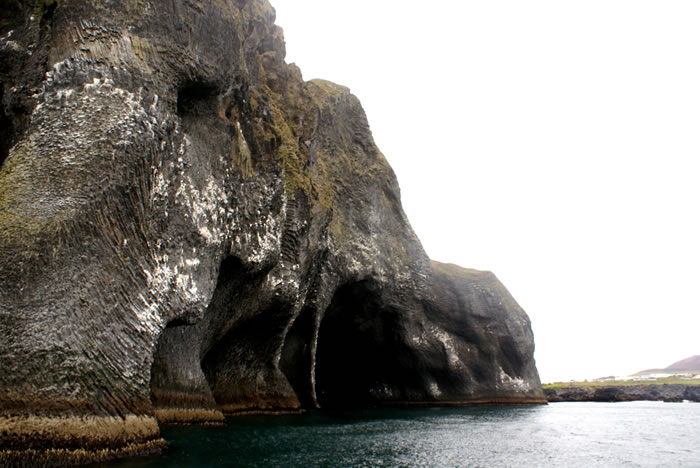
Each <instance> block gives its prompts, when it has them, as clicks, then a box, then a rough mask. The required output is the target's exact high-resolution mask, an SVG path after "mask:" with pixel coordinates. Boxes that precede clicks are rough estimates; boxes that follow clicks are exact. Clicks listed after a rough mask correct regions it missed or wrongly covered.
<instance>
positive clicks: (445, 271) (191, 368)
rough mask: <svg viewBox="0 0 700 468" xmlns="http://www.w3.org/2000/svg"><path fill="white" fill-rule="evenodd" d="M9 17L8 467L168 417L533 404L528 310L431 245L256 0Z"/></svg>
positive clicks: (91, 446) (68, 0)
mask: <svg viewBox="0 0 700 468" xmlns="http://www.w3.org/2000/svg"><path fill="white" fill-rule="evenodd" d="M0 15H2V18H0V63H1V64H2V66H1V67H0V80H1V82H2V83H1V84H2V86H0V92H1V93H2V96H1V97H2V107H1V109H0V124H1V125H2V138H1V139H0V163H1V164H2V167H1V169H0V271H1V272H2V274H1V275H0V461H2V462H10V463H12V462H14V461H17V460H21V461H25V462H26V461H31V462H45V461H48V462H50V463H64V462H65V463H73V462H79V461H99V460H103V459H109V458H113V457H116V456H123V455H129V454H135V453H143V452H148V451H153V450H157V449H158V448H159V447H160V446H162V444H163V441H162V440H161V439H160V435H159V429H158V425H157V420H158V421H160V422H209V423H212V422H213V423H217V422H221V421H222V420H223V414H224V413H237V412H250V411H270V412H275V411H298V410H301V409H304V408H313V407H319V406H320V407H333V406H352V405H376V404H469V403H487V402H499V403H541V402H543V401H544V397H543V393H542V390H541V387H540V382H539V378H538V375H537V370H536V368H535V363H534V360H533V337H532V332H531V330H530V323H529V320H528V318H527V315H526V314H525V313H524V312H523V310H522V309H521V308H520V307H519V306H518V305H517V303H516V302H515V301H514V300H513V298H512V297H511V296H510V295H509V294H508V292H507V291H506V289H505V288H504V287H503V285H501V283H500V282H499V281H498V280H497V279H496V278H495V277H494V276H493V275H492V274H490V273H485V272H477V271H473V270H465V269H462V268H459V267H456V266H453V265H445V264H439V263H436V262H431V261H430V260H429V259H428V258H427V256H426V255H425V253H424V251H423V249H422V247H421V244H420V242H419V240H418V239H417V238H416V236H415V234H414V233H413V231H412V229H411V227H410V225H409V223H408V221H407V219H406V216H405V214H404V212H403V210H402V208H401V203H400V195H399V187H398V184H397V181H396V178H395V176H394V174H393V172H392V170H391V168H390V167H389V165H388V164H387V162H386V160H385V159H384V157H383V156H382V154H381V153H380V152H379V150H378V149H377V147H376V146H375V144H374V141H373V139H372V135H371V133H370V130H369V126H368V123H367V119H366V117H365V114H364V112H363V110H362V108H361V106H360V103H359V102H358V100H357V99H356V98H355V97H354V96H353V95H352V94H350V92H349V90H348V89H346V88H344V87H342V86H338V85H335V84H332V83H328V82H325V81H311V82H304V81H303V80H302V78H301V74H300V72H299V70H298V69H297V68H296V67H295V66H294V65H288V64H286V63H285V62H284V54H285V52H284V41H283V37H282V31H281V29H279V28H278V27H277V26H275V25H274V10H273V9H272V7H271V6H270V5H269V4H268V3H267V2H266V1H265V0H216V1H211V2H200V1H193V0H174V1H171V2H153V1H142V0H125V1H120V2H114V1H108V0H104V1H91V2H87V1H84V0H38V1H28V0H14V1H11V2H9V5H4V6H3V8H2V11H1V12H0ZM156 418H157V419H156Z"/></svg>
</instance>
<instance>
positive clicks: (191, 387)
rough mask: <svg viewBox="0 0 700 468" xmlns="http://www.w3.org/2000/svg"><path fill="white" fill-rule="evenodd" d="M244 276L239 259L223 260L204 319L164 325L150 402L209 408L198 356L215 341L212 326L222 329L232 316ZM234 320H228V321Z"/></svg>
mask: <svg viewBox="0 0 700 468" xmlns="http://www.w3.org/2000/svg"><path fill="white" fill-rule="evenodd" d="M247 277H248V275H247V273H246V269H245V268H244V266H243V264H242V263H241V261H240V259H238V258H236V257H227V258H225V259H224V260H223V261H222V262H221V265H220V267H219V274H218V277H217V283H216V287H215V289H214V293H213V295H212V299H211V301H210V302H209V305H208V307H207V309H206V310H205V312H204V316H203V317H202V318H201V319H199V320H197V319H196V318H194V317H190V316H183V317H178V318H175V319H173V320H171V321H170V322H168V324H167V325H166V328H165V330H163V332H162V333H161V336H160V338H159V339H158V342H157V344H156V348H155V350H154V357H153V364H152V367H151V401H152V402H153V404H154V405H156V406H163V407H172V406H177V407H211V406H213V405H214V400H213V399H212V398H211V389H210V384H209V382H208V381H207V379H206V376H205V374H204V372H203V370H202V353H203V352H204V351H206V349H207V347H208V346H210V343H211V342H212V341H214V340H216V339H217V336H216V334H215V333H216V330H215V328H214V327H211V324H212V323H215V324H217V325H220V326H222V327H225V326H226V324H227V316H230V315H233V314H231V313H230V310H231V298H232V297H235V295H236V293H237V292H238V291H239V290H240V289H241V287H242V284H243V283H245V281H246V278H247ZM232 319H234V317H231V318H229V319H228V320H232Z"/></svg>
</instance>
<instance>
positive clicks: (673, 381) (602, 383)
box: [542, 375, 700, 390]
mask: <svg viewBox="0 0 700 468" xmlns="http://www.w3.org/2000/svg"><path fill="white" fill-rule="evenodd" d="M641 385H687V386H692V387H695V386H700V379H688V378H682V377H679V376H676V375H673V376H669V377H662V378H658V379H653V380H631V379H628V380H594V381H588V380H586V381H583V382H552V383H546V384H542V388H543V389H553V390H556V389H559V388H599V387H614V386H617V387H619V386H641Z"/></svg>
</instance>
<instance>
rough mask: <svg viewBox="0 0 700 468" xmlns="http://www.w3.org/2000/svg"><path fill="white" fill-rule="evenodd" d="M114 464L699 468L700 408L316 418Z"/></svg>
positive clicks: (201, 432) (190, 436)
mask: <svg viewBox="0 0 700 468" xmlns="http://www.w3.org/2000/svg"><path fill="white" fill-rule="evenodd" d="M163 437H164V438H165V439H166V440H167V441H168V444H169V446H168V449H166V451H165V452H164V453H163V454H162V455H160V456H158V457H149V458H141V459H132V460H128V461H122V462H118V463H112V464H110V465H109V466H110V467H123V468H127V467H129V468H136V467H139V468H141V467H156V466H157V467H219V466H221V467H224V466H226V467H237V466H240V467H278V466H279V467H335V466H343V467H344V466H352V467H363V466H402V467H404V466H405V467H414V466H415V467H463V466H478V467H549V466H562V467H579V466H580V467H617V466H628V467H632V466H654V467H656V466H668V467H700V404H698V403H661V402H631V403H553V404H550V405H547V406H530V407H483V408H420V409H372V410H355V411H342V412H340V411H333V412H326V411H318V412H312V413H308V414H304V415H295V416H246V417H237V418H231V419H229V420H228V421H227V426H226V427H175V428H169V429H165V430H163Z"/></svg>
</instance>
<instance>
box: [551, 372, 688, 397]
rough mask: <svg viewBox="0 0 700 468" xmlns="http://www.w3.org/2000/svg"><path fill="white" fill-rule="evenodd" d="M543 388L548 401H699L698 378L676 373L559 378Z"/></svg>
mask: <svg viewBox="0 0 700 468" xmlns="http://www.w3.org/2000/svg"><path fill="white" fill-rule="evenodd" d="M542 388H543V390H544V394H545V397H546V398H547V401H549V402H559V401H605V402H617V401H641V400H648V401H666V402H682V401H692V402H700V379H697V378H693V377H688V376H678V375H670V376H665V377H654V378H650V379H644V378H640V377H639V376H634V377H633V378H628V379H615V380H612V379H610V380H606V379H599V380H595V381H592V382H589V381H585V382H567V383H562V382H558V383H551V384H545V385H543V386H542Z"/></svg>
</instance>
